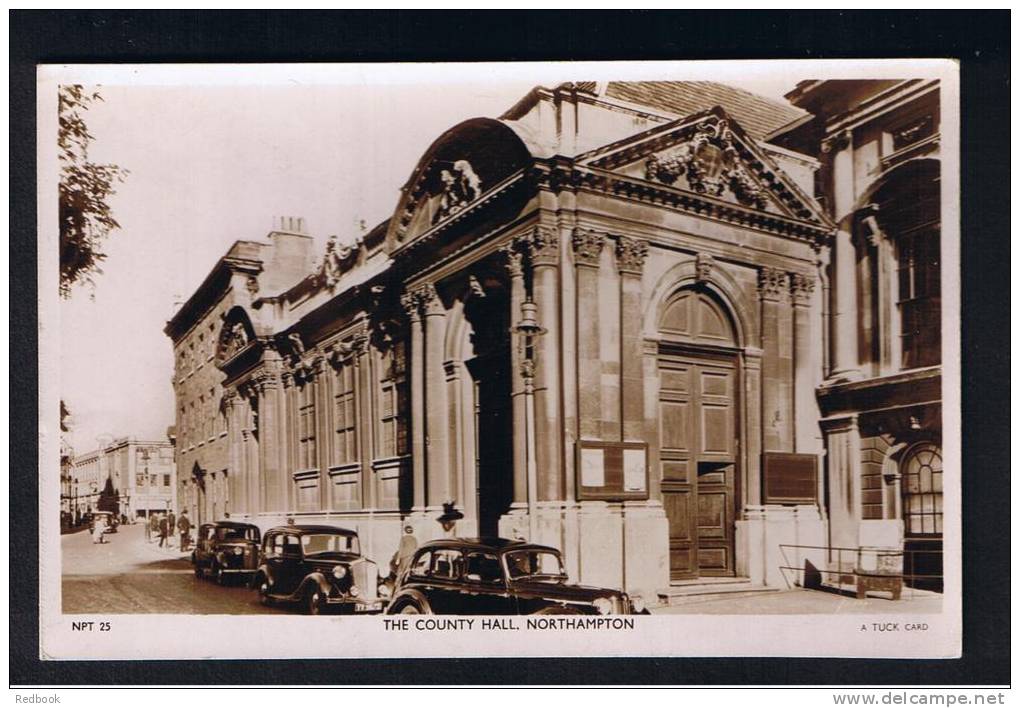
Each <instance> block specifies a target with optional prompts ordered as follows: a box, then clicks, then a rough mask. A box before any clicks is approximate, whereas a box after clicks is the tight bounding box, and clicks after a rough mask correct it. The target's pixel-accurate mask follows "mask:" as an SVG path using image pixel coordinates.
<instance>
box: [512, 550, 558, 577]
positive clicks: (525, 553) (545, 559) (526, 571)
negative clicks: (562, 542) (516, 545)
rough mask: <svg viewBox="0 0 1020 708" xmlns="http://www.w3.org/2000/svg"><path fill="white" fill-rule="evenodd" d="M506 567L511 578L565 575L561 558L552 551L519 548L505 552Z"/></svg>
mask: <svg viewBox="0 0 1020 708" xmlns="http://www.w3.org/2000/svg"><path fill="white" fill-rule="evenodd" d="M506 569H507V572H508V573H509V574H510V577H511V578H513V579H517V578H526V577H536V576H543V577H555V578H562V577H566V575H567V574H566V573H565V572H564V571H563V560H562V559H561V558H560V555H559V553H555V552H553V551H540V550H521V551H510V552H509V553H507V554H506Z"/></svg>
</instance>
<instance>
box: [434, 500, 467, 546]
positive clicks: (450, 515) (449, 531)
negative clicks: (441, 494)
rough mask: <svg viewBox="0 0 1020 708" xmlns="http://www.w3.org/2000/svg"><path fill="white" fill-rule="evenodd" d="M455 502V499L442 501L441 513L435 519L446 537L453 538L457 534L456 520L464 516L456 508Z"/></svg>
mask: <svg viewBox="0 0 1020 708" xmlns="http://www.w3.org/2000/svg"><path fill="white" fill-rule="evenodd" d="M456 504H457V502H456V501H448V502H443V515H442V516H440V517H439V518H438V519H436V521H438V522H439V525H440V526H442V527H443V533H444V535H445V536H446V538H454V537H455V536H456V535H457V533H456V529H457V522H458V521H460V520H461V519H463V518H464V514H462V513H460V512H459V511H458V510H457V507H456Z"/></svg>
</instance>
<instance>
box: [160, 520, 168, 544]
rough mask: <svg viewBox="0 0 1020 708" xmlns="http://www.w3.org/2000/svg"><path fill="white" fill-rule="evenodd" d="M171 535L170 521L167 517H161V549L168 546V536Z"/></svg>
mask: <svg viewBox="0 0 1020 708" xmlns="http://www.w3.org/2000/svg"><path fill="white" fill-rule="evenodd" d="M169 535H170V519H168V518H167V517H166V515H165V514H164V515H161V516H160V518H159V547H160V548H163V546H165V545H167V536H169Z"/></svg>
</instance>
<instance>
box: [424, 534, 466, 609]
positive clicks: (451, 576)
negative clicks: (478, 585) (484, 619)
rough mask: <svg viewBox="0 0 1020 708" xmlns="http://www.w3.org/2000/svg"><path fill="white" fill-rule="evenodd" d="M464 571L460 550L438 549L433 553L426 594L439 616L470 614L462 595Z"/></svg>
mask: <svg viewBox="0 0 1020 708" xmlns="http://www.w3.org/2000/svg"><path fill="white" fill-rule="evenodd" d="M463 570H464V556H463V554H462V553H461V552H460V550H459V549H456V548H437V549H434V550H433V551H432V563H431V564H430V567H429V571H428V580H427V582H426V583H425V587H426V592H425V594H426V595H427V596H428V599H429V604H430V605H431V606H432V611H433V612H434V613H436V614H437V615H463V614H469V612H468V610H467V608H466V607H465V604H466V603H465V597H463V596H462V595H461V585H462V584H463Z"/></svg>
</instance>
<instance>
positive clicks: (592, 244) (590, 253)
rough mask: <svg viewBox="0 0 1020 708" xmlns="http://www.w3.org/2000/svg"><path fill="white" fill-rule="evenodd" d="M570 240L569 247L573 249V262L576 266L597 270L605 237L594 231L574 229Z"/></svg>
mask: <svg viewBox="0 0 1020 708" xmlns="http://www.w3.org/2000/svg"><path fill="white" fill-rule="evenodd" d="M570 240H571V245H573V247H574V262H575V263H577V264H578V265H588V266H595V267H596V268H597V267H598V265H599V257H600V256H601V255H602V246H603V244H605V242H606V237H605V236H603V235H602V234H600V233H597V232H595V231H588V230H587V229H574V233H573V236H571V239H570Z"/></svg>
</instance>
